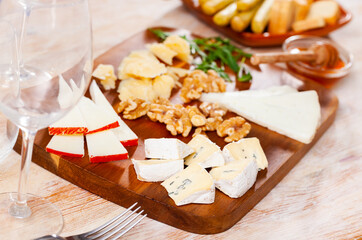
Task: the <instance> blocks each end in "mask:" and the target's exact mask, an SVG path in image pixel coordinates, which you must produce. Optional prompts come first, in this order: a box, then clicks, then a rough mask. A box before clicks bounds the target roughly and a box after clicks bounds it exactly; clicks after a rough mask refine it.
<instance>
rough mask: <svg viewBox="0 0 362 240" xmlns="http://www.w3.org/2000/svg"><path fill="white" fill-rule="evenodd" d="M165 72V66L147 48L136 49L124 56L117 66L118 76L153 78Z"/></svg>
mask: <svg viewBox="0 0 362 240" xmlns="http://www.w3.org/2000/svg"><path fill="white" fill-rule="evenodd" d="M165 72H166V66H165V64H163V63H160V61H158V59H157V58H156V57H155V56H154V55H153V54H152V53H151V52H150V51H148V50H138V51H133V52H131V53H130V55H129V56H127V57H125V58H124V59H123V60H122V62H121V64H120V65H119V67H118V78H119V79H128V78H154V77H156V76H159V75H161V74H163V73H165Z"/></svg>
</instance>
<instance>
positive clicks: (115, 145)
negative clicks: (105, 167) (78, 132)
mask: <svg viewBox="0 0 362 240" xmlns="http://www.w3.org/2000/svg"><path fill="white" fill-rule="evenodd" d="M86 138H87V147H88V155H89V161H90V162H91V163H96V162H109V161H117V160H123V159H127V158H128V152H127V150H126V149H125V148H124V147H123V145H122V144H121V142H120V141H118V139H117V138H116V136H115V135H114V133H113V132H112V131H110V130H107V131H101V132H96V133H92V134H87V135H86Z"/></svg>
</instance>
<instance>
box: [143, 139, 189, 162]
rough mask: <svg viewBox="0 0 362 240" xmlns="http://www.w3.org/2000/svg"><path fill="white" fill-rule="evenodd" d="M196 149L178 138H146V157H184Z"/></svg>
mask: <svg viewBox="0 0 362 240" xmlns="http://www.w3.org/2000/svg"><path fill="white" fill-rule="evenodd" d="M193 152H194V150H193V149H192V148H191V147H189V146H188V145H187V144H186V143H183V142H182V141H180V140H178V139H177V138H148V139H146V140H145V154H146V158H159V159H183V158H185V157H187V156H188V155H190V154H191V153H193Z"/></svg>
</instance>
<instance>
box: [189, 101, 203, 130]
mask: <svg viewBox="0 0 362 240" xmlns="http://www.w3.org/2000/svg"><path fill="white" fill-rule="evenodd" d="M186 110H187V112H188V114H189V117H190V120H191V123H192V125H193V126H194V127H200V126H203V125H205V124H206V117H205V116H204V115H203V114H202V113H201V112H200V110H199V109H198V108H197V107H196V106H187V107H186Z"/></svg>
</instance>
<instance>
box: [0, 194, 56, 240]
mask: <svg viewBox="0 0 362 240" xmlns="http://www.w3.org/2000/svg"><path fill="white" fill-rule="evenodd" d="M26 197H27V206H28V207H29V208H28V209H27V208H23V209H27V210H25V211H28V210H30V212H28V213H29V214H30V215H29V216H28V217H25V218H17V217H14V216H12V215H10V213H9V211H12V210H10V209H12V206H14V204H15V202H16V198H17V193H15V192H11V193H0V223H1V227H0V238H1V239H34V238H38V237H41V236H45V235H52V234H57V235H59V234H60V232H61V231H62V229H63V216H62V214H61V212H60V210H59V209H58V208H57V207H56V206H55V205H54V204H52V203H50V202H48V201H47V200H45V199H44V198H41V197H37V196H35V195H33V194H29V193H28V194H26Z"/></svg>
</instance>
